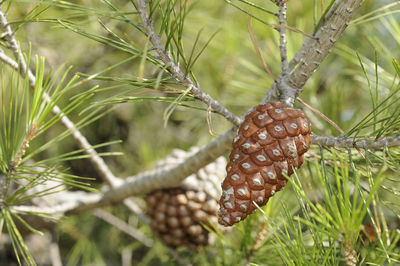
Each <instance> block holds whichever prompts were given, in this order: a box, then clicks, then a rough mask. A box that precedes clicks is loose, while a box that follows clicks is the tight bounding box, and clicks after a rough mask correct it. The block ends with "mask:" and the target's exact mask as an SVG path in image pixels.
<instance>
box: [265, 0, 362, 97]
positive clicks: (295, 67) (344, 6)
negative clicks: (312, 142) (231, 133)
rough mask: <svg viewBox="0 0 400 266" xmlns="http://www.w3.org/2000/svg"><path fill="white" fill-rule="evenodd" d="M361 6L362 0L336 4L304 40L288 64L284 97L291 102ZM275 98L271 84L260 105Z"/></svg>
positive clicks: (276, 92)
mask: <svg viewBox="0 0 400 266" xmlns="http://www.w3.org/2000/svg"><path fill="white" fill-rule="evenodd" d="M361 3H362V0H350V1H339V0H338V1H336V2H335V3H334V4H333V6H332V7H331V9H330V10H329V12H328V13H327V14H326V16H325V18H324V19H323V21H322V22H321V24H320V27H319V28H318V30H317V32H316V33H315V37H316V38H315V39H311V38H307V39H306V40H305V42H304V43H303V45H302V48H301V49H300V50H299V51H298V52H297V53H296V55H295V56H294V58H293V59H292V60H291V62H290V63H289V69H290V71H291V74H290V76H289V80H288V85H289V86H286V87H284V88H283V89H284V90H285V94H287V96H286V97H290V98H291V99H292V100H291V102H293V101H294V99H295V98H296V97H297V96H298V95H300V93H301V91H302V89H303V87H304V85H305V83H306V82H307V80H308V79H309V78H310V77H311V75H312V74H313V73H314V72H315V70H316V69H317V68H318V66H319V65H320V64H321V62H322V61H323V60H324V59H325V57H326V56H327V55H328V54H329V53H330V51H331V49H332V48H333V46H334V45H335V43H336V41H337V40H338V39H339V37H340V35H341V34H342V33H343V31H344V30H345V29H346V27H347V26H348V25H349V22H350V20H351V18H352V17H353V15H354V13H355V12H356V11H357V9H358V8H359V7H360V6H361ZM283 75H284V73H281V74H280V75H279V76H278V78H277V80H279V79H281V78H282V76H283ZM279 98H280V92H279V91H278V86H277V84H276V82H275V83H274V84H273V85H272V88H271V89H270V90H269V91H268V93H267V95H266V96H265V97H264V98H263V100H262V101H261V102H263V103H265V102H268V101H269V100H271V99H272V100H278V99H279Z"/></svg>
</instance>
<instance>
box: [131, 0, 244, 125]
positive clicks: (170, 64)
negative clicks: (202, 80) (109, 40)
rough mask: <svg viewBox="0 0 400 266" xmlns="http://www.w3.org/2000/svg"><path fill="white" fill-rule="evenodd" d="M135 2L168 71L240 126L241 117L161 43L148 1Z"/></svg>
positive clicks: (136, 0)
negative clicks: (197, 81)
mask: <svg viewBox="0 0 400 266" xmlns="http://www.w3.org/2000/svg"><path fill="white" fill-rule="evenodd" d="M134 2H135V3H136V7H137V11H138V13H139V16H140V18H141V20H142V26H143V28H144V30H145V32H146V33H147V35H148V36H149V38H150V42H151V43H152V45H153V47H154V49H155V50H156V51H157V53H158V55H159V56H160V60H161V61H162V62H163V63H164V64H165V66H167V69H168V71H170V72H171V73H172V74H173V75H174V77H175V78H176V79H177V80H178V81H179V83H180V84H181V85H182V86H184V87H186V88H187V89H190V91H191V92H192V93H193V95H194V96H195V97H196V98H198V99H200V100H201V101H202V102H204V103H205V104H206V105H207V106H209V107H211V108H212V110H213V111H215V112H217V113H219V114H221V115H222V116H223V117H225V118H226V119H227V120H229V121H230V122H232V123H233V124H234V125H236V126H239V125H240V123H241V119H240V118H239V117H237V116H235V115H234V114H233V113H231V112H230V111H229V110H228V109H226V108H225V107H224V106H223V105H221V104H220V103H219V102H217V101H216V100H214V99H213V98H212V97H211V96H210V95H208V94H207V93H205V92H204V91H202V90H201V89H200V86H199V85H198V84H195V83H194V82H193V80H192V79H191V78H189V77H188V76H186V75H185V72H184V71H182V69H181V68H180V67H179V65H178V64H176V63H175V62H174V60H173V59H172V56H171V53H170V52H169V51H168V50H165V48H164V45H163V44H162V43H161V39H160V37H159V36H158V35H157V34H156V33H155V31H154V27H153V23H152V21H151V19H150V17H149V14H148V12H147V7H146V2H145V1H143V0H135V1H134Z"/></svg>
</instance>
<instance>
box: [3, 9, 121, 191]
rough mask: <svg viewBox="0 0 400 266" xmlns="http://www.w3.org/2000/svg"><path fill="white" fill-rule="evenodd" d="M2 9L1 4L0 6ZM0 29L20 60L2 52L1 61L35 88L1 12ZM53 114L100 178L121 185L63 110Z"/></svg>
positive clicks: (46, 96)
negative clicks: (87, 156) (57, 117)
mask: <svg viewBox="0 0 400 266" xmlns="http://www.w3.org/2000/svg"><path fill="white" fill-rule="evenodd" d="M0 8H1V4H0ZM0 28H1V29H2V30H3V32H4V39H5V40H6V41H7V42H8V43H9V44H10V47H9V48H10V50H11V51H12V52H13V54H14V57H15V59H17V60H18V63H17V62H16V61H14V60H13V59H11V58H9V57H8V56H7V55H6V54H5V53H4V52H3V51H0V60H2V61H3V62H5V63H6V64H8V65H9V66H11V67H12V68H14V69H15V70H19V71H20V74H21V76H23V77H24V76H25V75H28V78H29V84H30V87H31V88H34V87H35V83H36V78H35V76H34V75H33V73H32V71H31V70H30V69H29V67H28V66H27V64H26V61H25V58H24V56H23V54H22V52H21V50H20V47H19V46H18V43H17V41H16V39H15V38H14V33H13V32H12V30H11V27H10V25H9V24H8V21H7V19H6V15H5V14H4V13H3V12H2V11H1V10H0ZM43 97H44V100H45V101H46V102H48V103H50V97H49V95H47V94H46V93H45V94H44V96H43ZM52 113H53V114H54V115H59V116H60V117H61V123H62V124H63V125H64V126H65V127H66V128H67V129H69V130H70V131H71V134H72V137H73V138H74V139H75V141H76V142H77V143H78V145H79V147H80V148H81V149H84V150H85V153H86V154H88V155H91V156H90V157H89V160H90V162H91V163H92V164H93V166H94V167H95V169H96V170H97V172H98V173H99V174H100V176H101V177H102V178H103V179H104V180H105V181H106V182H107V183H109V184H110V185H111V184H118V183H120V182H119V181H118V180H117V178H116V177H115V176H114V174H113V173H112V172H111V170H110V169H109V168H108V166H107V164H106V163H105V162H104V160H103V158H101V157H100V156H99V155H98V154H97V152H96V150H94V149H93V148H92V145H91V144H90V143H89V142H88V140H87V139H86V137H85V136H83V135H82V133H81V132H80V131H79V130H78V129H77V128H76V127H75V124H74V123H73V122H72V121H71V120H70V119H69V118H68V117H67V116H66V115H65V114H64V113H63V112H62V111H61V109H60V108H59V107H58V106H57V105H56V106H54V108H53V110H52Z"/></svg>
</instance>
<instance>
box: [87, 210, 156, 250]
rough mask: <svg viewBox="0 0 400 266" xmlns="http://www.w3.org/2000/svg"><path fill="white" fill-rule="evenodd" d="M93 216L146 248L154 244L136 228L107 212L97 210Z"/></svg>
mask: <svg viewBox="0 0 400 266" xmlns="http://www.w3.org/2000/svg"><path fill="white" fill-rule="evenodd" d="M93 214H94V215H95V216H96V217H97V218H100V219H102V220H104V221H106V222H107V223H109V224H111V225H112V226H114V227H116V228H118V229H119V230H121V231H122V232H124V233H125V234H127V235H130V236H131V237H133V238H134V239H136V240H138V241H140V242H142V243H143V245H145V246H146V247H152V246H153V244H154V241H153V239H151V238H149V237H147V236H146V235H145V234H143V233H142V232H140V231H139V230H137V229H136V228H134V227H132V226H130V225H129V224H127V223H126V222H125V221H123V220H121V219H119V218H118V217H116V216H114V215H112V214H111V213H109V212H106V211H105V210H102V209H97V210H94V211H93Z"/></svg>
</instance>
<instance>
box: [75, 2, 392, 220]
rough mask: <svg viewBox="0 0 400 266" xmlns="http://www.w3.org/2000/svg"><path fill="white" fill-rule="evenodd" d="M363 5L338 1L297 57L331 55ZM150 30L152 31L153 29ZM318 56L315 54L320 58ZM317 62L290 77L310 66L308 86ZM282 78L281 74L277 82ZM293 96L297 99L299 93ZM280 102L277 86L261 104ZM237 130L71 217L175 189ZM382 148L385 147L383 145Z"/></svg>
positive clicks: (81, 207) (219, 152) (83, 206)
mask: <svg viewBox="0 0 400 266" xmlns="http://www.w3.org/2000/svg"><path fill="white" fill-rule="evenodd" d="M360 3H361V0H353V1H337V3H336V4H335V5H334V6H333V7H332V8H331V10H330V13H329V14H328V15H327V16H326V19H325V20H324V21H322V23H321V26H320V30H319V31H317V33H316V37H317V38H318V39H317V40H314V39H307V40H306V41H305V43H304V45H303V46H302V49H301V50H300V51H299V52H298V54H305V53H306V52H305V51H310V50H313V49H315V48H317V49H319V50H318V51H319V52H321V56H319V57H317V58H316V59H315V60H319V63H320V62H322V60H323V59H324V58H325V56H326V55H327V54H328V53H329V51H330V49H331V47H332V46H333V44H334V42H331V41H330V40H331V39H332V40H333V38H335V40H337V39H338V38H339V36H340V34H341V33H342V32H343V30H344V28H345V27H346V26H347V25H348V23H349V21H350V19H351V16H350V15H349V14H351V15H352V14H353V13H354V12H355V11H356V8H358V7H359V6H360ZM137 4H138V10H139V13H140V14H141V16H143V17H144V19H145V21H146V23H144V24H146V25H144V26H145V28H147V27H150V26H151V21H150V19H149V18H148V17H147V16H146V14H147V10H146V5H145V3H144V2H143V1H140V0H137ZM351 8H352V9H351ZM346 10H347V11H346ZM350 10H351V12H350ZM339 11H341V12H346V14H347V15H346V16H342V15H340V14H339V13H338V12H339ZM337 14H339V15H340V18H343V19H344V20H343V21H342V20H341V19H335V18H332V17H335V16H336V15H337ZM333 22H334V23H336V24H335V25H336V27H334V29H332V23H333ZM148 29H152V27H150V28H148ZM339 29H340V30H339ZM150 32H152V33H153V34H151V35H150V37H151V39H152V42H155V44H153V45H154V46H155V47H158V49H160V52H161V54H160V56H167V55H168V53H167V52H166V51H165V50H164V49H163V47H162V46H161V44H160V43H157V42H159V41H160V39H159V38H158V37H157V38H156V35H155V34H154V31H150ZM322 51H323V52H322ZM319 52H316V53H317V54H319ZM322 55H323V56H322ZM170 59H171V58H170V57H166V58H165V59H164V60H167V61H166V62H170ZM315 60H313V59H312V58H310V57H309V56H305V57H304V60H301V62H302V63H301V64H300V66H303V67H297V68H295V69H294V70H293V72H292V73H291V75H290V77H292V76H293V77H297V76H303V75H301V74H300V73H302V72H303V71H304V66H309V67H310V68H312V69H313V70H312V71H309V70H308V71H307V72H310V74H309V75H307V76H306V77H303V81H304V82H305V81H306V80H307V79H308V78H309V77H310V76H311V74H312V72H313V71H314V70H315V69H316V67H317V64H314V65H313V66H312V64H311V62H314V61H315ZM315 62H316V61H315ZM319 63H318V65H319ZM175 66H176V65H175ZM281 77H282V73H281V74H280V76H279V77H278V78H281ZM296 92H298V93H299V92H300V91H299V90H296ZM293 95H296V93H295V94H293ZM278 98H279V93H278V90H277V86H276V82H275V83H274V84H273V85H272V87H271V89H270V90H269V91H268V93H267V94H266V95H265V97H264V98H263V100H262V101H261V102H268V101H273V100H275V101H276V100H278ZM236 130H237V127H232V128H231V129H230V130H228V131H226V132H225V133H224V134H222V135H221V136H219V137H217V138H215V139H214V140H213V141H211V142H210V143H209V144H208V145H206V146H204V147H203V148H202V149H200V150H199V151H198V152H197V153H195V154H194V155H192V156H190V157H189V158H188V159H187V160H186V161H185V162H183V163H180V164H178V165H177V166H175V167H173V168H168V169H161V170H160V169H156V170H154V171H149V172H144V173H141V174H138V175H137V176H134V177H131V178H129V179H128V180H127V181H126V182H124V183H122V184H121V185H120V186H118V187H117V188H115V189H111V190H109V191H107V192H105V194H104V196H103V197H101V198H100V199H99V200H98V201H97V200H96V201H94V202H92V203H90V204H85V203H82V204H77V205H75V207H76V208H71V209H69V211H70V212H71V213H76V212H81V211H85V210H90V209H93V208H97V207H101V206H105V205H108V204H111V203H115V202H120V201H121V200H123V199H125V198H127V197H129V196H133V195H138V194H142V193H147V192H150V191H153V190H155V189H160V188H167V187H171V186H174V185H176V184H178V183H179V182H180V181H182V180H183V179H185V178H186V177H187V176H189V175H191V174H193V173H195V172H197V171H198V170H199V169H200V168H202V167H204V166H206V165H207V164H208V163H210V162H212V161H214V160H215V159H216V158H218V157H219V156H220V155H222V154H225V153H226V152H227V151H229V150H230V148H231V141H232V138H233V137H234V135H235V131H236ZM332 139H333V138H329V137H316V136H314V137H313V141H312V144H317V145H319V144H321V142H323V141H325V144H329V143H330V142H329V141H332ZM352 141H353V140H346V141H341V142H340V141H339V142H338V141H335V142H334V143H336V144H335V145H336V146H335V147H340V145H339V144H340V143H347V144H344V145H345V147H348V146H349V144H348V143H351V142H352ZM394 143H396V142H394ZM381 147H384V145H383V146H381Z"/></svg>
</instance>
